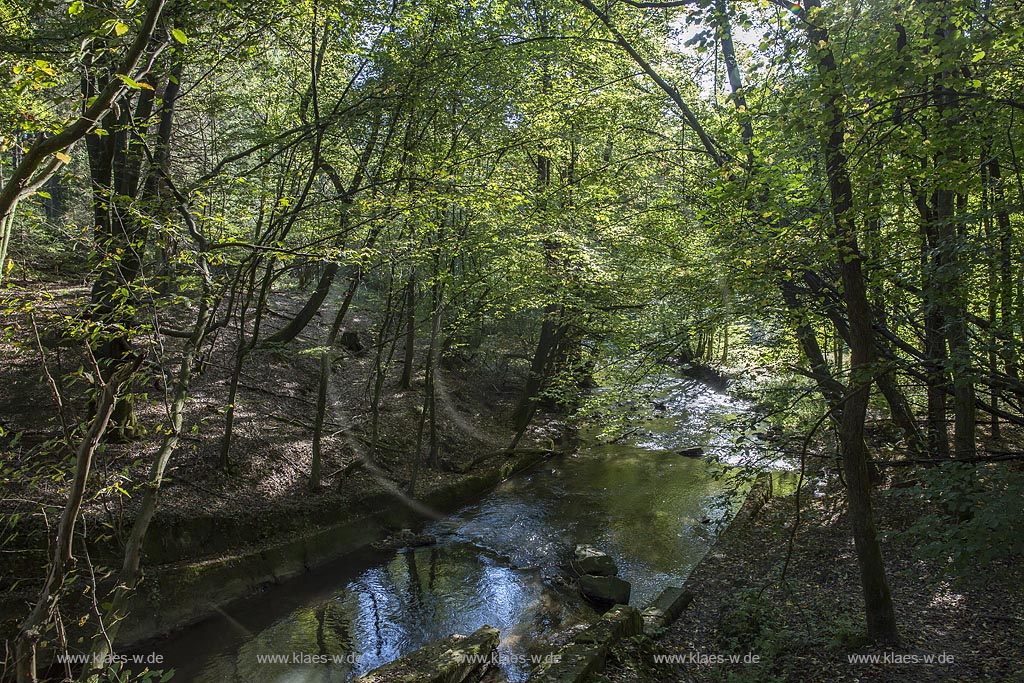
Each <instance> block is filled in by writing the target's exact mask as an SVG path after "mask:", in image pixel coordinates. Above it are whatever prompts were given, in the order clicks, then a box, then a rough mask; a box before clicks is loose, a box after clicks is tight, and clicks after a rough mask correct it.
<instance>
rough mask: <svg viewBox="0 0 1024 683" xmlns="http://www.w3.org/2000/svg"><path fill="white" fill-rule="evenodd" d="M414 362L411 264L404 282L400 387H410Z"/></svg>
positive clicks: (414, 309) (414, 288) (412, 268)
mask: <svg viewBox="0 0 1024 683" xmlns="http://www.w3.org/2000/svg"><path fill="white" fill-rule="evenodd" d="M415 363H416V267H415V266H411V267H410V270H409V279H408V281H407V282H406V284H405V359H404V364H403V366H402V379H401V380H400V381H399V386H400V387H401V388H402V389H409V388H410V387H412V373H413V365H414V364H415Z"/></svg>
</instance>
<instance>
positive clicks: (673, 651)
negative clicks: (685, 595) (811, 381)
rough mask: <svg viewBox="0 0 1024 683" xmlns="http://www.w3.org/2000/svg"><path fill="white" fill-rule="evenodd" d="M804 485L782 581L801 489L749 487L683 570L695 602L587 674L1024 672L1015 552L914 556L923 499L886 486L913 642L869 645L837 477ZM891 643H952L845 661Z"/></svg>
mask: <svg viewBox="0 0 1024 683" xmlns="http://www.w3.org/2000/svg"><path fill="white" fill-rule="evenodd" d="M802 498H803V500H802V503H801V508H802V512H801V517H802V521H801V523H800V526H799V528H798V532H797V534H796V538H795V542H794V545H793V551H792V556H791V558H790V561H789V565H788V568H787V571H786V585H781V584H780V583H779V577H780V573H781V570H782V567H783V566H784V564H785V561H786V556H787V548H788V541H789V536H790V530H791V524H792V522H793V518H794V510H795V505H794V502H795V501H794V497H793V496H792V495H786V496H766V495H757V494H752V495H751V496H750V497H749V498H748V501H747V503H746V504H745V505H744V507H743V509H742V510H741V511H740V513H738V514H737V517H736V519H735V520H734V522H733V523H732V524H731V525H730V526H729V528H728V529H727V530H726V531H724V532H723V533H722V535H721V536H720V537H719V538H718V540H717V541H716V543H715V545H714V547H713V548H712V549H711V550H710V552H708V553H707V555H705V557H704V558H703V560H702V561H701V562H700V563H699V564H698V565H697V566H696V567H695V568H694V570H693V572H692V573H691V574H690V576H689V578H688V579H687V581H686V584H685V589H686V590H687V591H689V592H691V593H692V594H693V595H694V596H695V597H694V600H693V603H692V604H691V606H690V607H689V608H688V609H687V610H686V611H684V612H683V614H682V615H681V616H680V617H679V619H678V620H677V621H675V622H674V623H673V624H671V625H670V626H669V627H668V628H667V629H666V630H665V631H664V632H663V633H661V634H660V635H659V637H658V638H656V639H651V638H645V639H642V640H633V641H623V642H621V643H619V645H618V646H617V647H615V648H614V649H613V650H612V652H611V654H610V655H609V657H608V664H607V667H606V669H605V671H604V673H603V674H601V675H600V676H597V677H594V678H593V679H592V680H593V681H595V683H597V682H600V683H636V682H643V683H647V682H648V681H649V682H651V683H654V682H658V683H661V682H662V681H667V682H670V683H671V682H678V683H693V682H694V681H711V682H717V681H729V682H730V683H744V682H750V683H754V682H758V683H760V682H762V681H800V682H801V683H819V682H820V683H857V682H863V681H866V680H870V681H872V682H873V683H904V682H906V681H922V682H924V681H928V682H929V683H931V682H933V681H937V682H940V683H959V682H961V681H971V682H972V683H985V682H991V683H1022V682H1024V670H1022V669H1021V666H1020V663H1021V662H1024V594H1022V592H1021V589H1020V587H1021V585H1024V568H1022V567H1021V566H1020V565H1019V564H1014V563H1012V562H1008V561H999V562H995V563H993V564H990V565H987V566H983V565H981V564H978V565H977V566H976V567H975V568H974V571H973V576H970V577H967V578H966V579H962V580H956V579H954V578H953V577H951V576H950V575H948V574H947V573H945V572H944V571H943V568H942V567H937V566H935V565H934V564H933V563H929V562H925V561H922V560H920V559H918V557H917V556H916V554H915V552H914V547H913V543H912V542H909V541H908V540H906V539H904V538H903V537H901V536H900V535H899V533H898V532H899V531H900V530H901V529H904V528H906V526H907V525H909V524H910V523H912V522H911V520H912V519H914V518H915V516H916V515H918V514H920V511H919V510H913V509H911V506H910V505H908V503H909V501H908V500H907V499H906V498H899V497H894V496H891V495H887V494H886V492H885V491H882V492H881V493H880V495H878V496H876V500H875V509H876V515H877V519H878V521H879V526H880V529H879V530H880V532H881V535H880V538H881V541H882V549H883V554H884V556H885V558H886V565H887V569H888V574H889V581H890V588H891V590H892V593H893V599H894V602H895V606H896V610H897V619H898V622H899V624H900V629H901V636H902V638H903V641H904V642H903V645H902V646H901V647H899V648H890V649H882V648H876V647H872V646H870V645H868V644H867V643H866V641H865V637H864V635H863V634H864V630H865V629H864V622H863V599H862V597H861V593H860V590H861V589H860V581H859V574H858V570H857V563H856V557H855V555H854V549H853V543H852V541H851V540H850V537H849V529H848V522H847V519H846V511H845V497H844V493H843V489H842V486H841V484H840V483H839V481H838V479H837V478H831V479H827V480H824V481H817V482H812V484H810V485H808V486H807V487H806V488H805V489H804V496H803V497H802ZM762 591H763V594H762ZM759 595H760V599H758V596H759ZM886 653H889V654H890V656H891V657H894V656H896V655H910V656H912V657H925V656H931V657H932V658H933V660H934V658H935V657H937V656H938V655H944V656H945V658H946V659H947V661H946V662H945V663H942V664H938V663H936V664H923V663H918V664H903V665H895V664H887V663H885V661H884V659H882V660H879V662H878V663H874V664H863V663H851V660H850V658H851V657H858V656H865V655H866V656H876V655H877V656H880V657H881V656H884V655H885V654H886ZM690 655H694V657H693V658H692V659H688V660H686V661H682V660H679V661H677V662H676V663H666V662H665V660H666V658H688V657H689V656H690ZM701 655H704V657H703V659H702V658H701ZM718 655H722V656H725V657H730V656H739V657H740V659H741V660H742V658H743V657H745V656H747V655H751V656H752V655H757V656H758V662H757V663H752V662H747V663H743V662H742V661H740V663H736V664H733V663H728V662H726V663H717V662H715V661H713V660H712V659H711V656H718Z"/></svg>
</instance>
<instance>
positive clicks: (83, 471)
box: [15, 358, 142, 683]
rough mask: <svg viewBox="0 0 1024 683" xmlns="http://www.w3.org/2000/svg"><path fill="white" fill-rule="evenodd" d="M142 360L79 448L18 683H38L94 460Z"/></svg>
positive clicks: (20, 653) (27, 630)
mask: <svg viewBox="0 0 1024 683" xmlns="http://www.w3.org/2000/svg"><path fill="white" fill-rule="evenodd" d="M141 360H142V359H141V358H136V359H135V360H134V362H133V363H132V364H130V365H128V364H126V365H123V366H122V367H121V368H120V369H119V370H118V371H117V372H116V373H114V375H113V376H112V377H111V378H110V379H109V380H108V381H107V382H106V384H105V385H104V386H103V389H102V391H101V392H100V395H99V397H98V399H97V401H96V410H95V414H94V415H93V418H92V422H91V423H90V425H89V430H88V432H86V434H85V437H84V438H83V439H82V442H81V443H80V444H79V445H78V450H77V452H76V454H75V472H74V477H73V479H72V480H71V489H70V491H68V498H67V503H66V504H65V505H64V512H63V513H62V514H61V518H60V523H59V524H58V526H57V538H56V540H55V542H54V544H53V558H52V559H51V560H50V567H49V570H48V571H47V574H46V580H45V581H44V583H43V588H42V590H41V591H40V594H39V597H38V598H37V600H36V603H35V606H34V607H33V608H32V611H31V613H29V615H28V617H27V618H26V619H25V621H23V622H22V623H21V626H20V629H19V632H18V636H17V639H16V640H15V660H16V663H15V672H16V678H17V681H18V683H36V681H37V680H38V674H37V671H36V646H37V644H38V643H39V640H40V639H41V638H42V637H43V634H44V632H45V628H46V626H47V625H48V624H49V622H50V620H51V618H52V617H53V613H54V610H55V609H56V607H57V602H58V600H59V598H60V591H61V589H62V588H63V586H64V582H65V581H66V579H67V575H68V573H69V572H70V571H71V570H72V569H73V568H74V562H75V560H74V556H73V554H72V550H73V544H74V537H75V526H76V524H77V523H78V516H79V513H80V512H81V509H82V502H83V501H84V499H85V486H86V483H87V481H88V479H89V471H90V469H91V468H92V462H93V458H94V456H95V455H96V449H97V448H98V447H99V444H100V441H101V439H102V438H103V432H104V431H106V429H107V426H108V425H109V424H110V418H111V416H112V415H113V413H114V405H115V403H116V399H117V392H118V391H120V389H121V387H122V386H123V385H124V383H125V382H127V381H128V378H129V377H131V375H132V374H133V373H134V372H135V370H136V369H137V368H138V365H139V364H140V363H141Z"/></svg>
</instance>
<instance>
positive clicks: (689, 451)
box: [676, 446, 704, 458]
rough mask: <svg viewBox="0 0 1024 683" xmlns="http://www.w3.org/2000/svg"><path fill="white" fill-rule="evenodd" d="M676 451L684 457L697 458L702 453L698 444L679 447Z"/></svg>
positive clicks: (702, 450)
mask: <svg viewBox="0 0 1024 683" xmlns="http://www.w3.org/2000/svg"><path fill="white" fill-rule="evenodd" d="M676 453H678V454H679V455H681V456H683V457H684V458H699V457H700V456H702V455H704V449H703V448H701V447H700V446H690V447H689V448H680V449H679V450H678V451H676Z"/></svg>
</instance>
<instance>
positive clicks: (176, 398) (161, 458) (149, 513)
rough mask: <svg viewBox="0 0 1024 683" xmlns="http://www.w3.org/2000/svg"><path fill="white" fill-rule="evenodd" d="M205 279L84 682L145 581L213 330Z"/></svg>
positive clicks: (95, 673)
mask: <svg viewBox="0 0 1024 683" xmlns="http://www.w3.org/2000/svg"><path fill="white" fill-rule="evenodd" d="M201 267H202V268H203V269H204V271H205V269H206V265H205V261H204V262H203V263H202V264H201ZM203 278H204V285H203V292H202V294H201V296H200V304H199V312H198V315H197V316H196V324H195V327H193V328H192V334H191V335H190V336H189V338H188V340H187V341H186V342H185V346H184V348H183V349H182V352H181V365H180V367H179V369H178V374H177V377H176V378H175V382H174V393H173V396H172V398H171V406H170V408H171V413H170V421H171V423H170V425H169V429H168V430H167V431H166V432H165V434H164V437H163V439H162V440H161V442H160V446H159V447H158V448H157V452H156V455H155V456H154V458H153V463H152V465H151V466H150V469H149V475H148V479H147V482H146V485H145V487H144V493H143V495H142V503H141V505H140V507H139V512H138V515H137V516H136V517H135V522H134V524H133V525H132V530H131V532H130V534H129V536H128V543H127V544H126V546H125V551H124V562H123V564H122V566H121V572H120V574H119V575H118V578H117V585H116V587H115V588H114V590H113V593H112V595H111V596H110V597H109V600H108V601H107V602H106V603H105V604H106V607H105V608H104V609H105V614H104V616H103V618H102V623H103V625H104V626H103V630H102V632H101V633H98V634H96V635H95V636H94V637H93V640H92V646H91V648H90V651H89V659H88V661H87V662H86V665H85V668H84V670H83V673H82V680H83V681H86V682H87V683H99V681H100V680H101V674H102V671H103V670H105V669H106V667H107V664H105V662H107V660H108V659H109V657H110V654H111V647H112V644H113V641H114V640H115V639H116V637H117V632H118V630H119V629H120V627H121V623H122V622H123V621H124V618H125V616H126V615H127V614H128V601H129V598H131V595H132V594H133V593H134V592H135V588H136V586H137V585H138V583H139V580H140V579H141V578H142V547H143V543H144V542H145V540H146V533H147V532H148V531H149V524H150V522H152V520H153V515H154V514H155V513H156V506H157V502H158V501H159V496H160V489H161V488H162V485H163V482H164V474H165V472H166V471H167V464H168V462H169V461H170V459H171V455H173V453H174V451H175V450H176V449H177V447H178V441H179V439H180V438H181V429H182V425H183V423H184V416H185V404H186V402H187V400H188V394H189V390H190V388H191V384H192V370H193V367H194V365H195V361H196V358H197V356H198V352H199V348H200V347H201V346H202V343H203V340H204V339H205V337H206V333H207V331H208V330H209V325H210V316H211V307H210V305H209V300H208V299H209V296H210V291H209V280H208V274H207V273H205V272H204V274H203Z"/></svg>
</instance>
